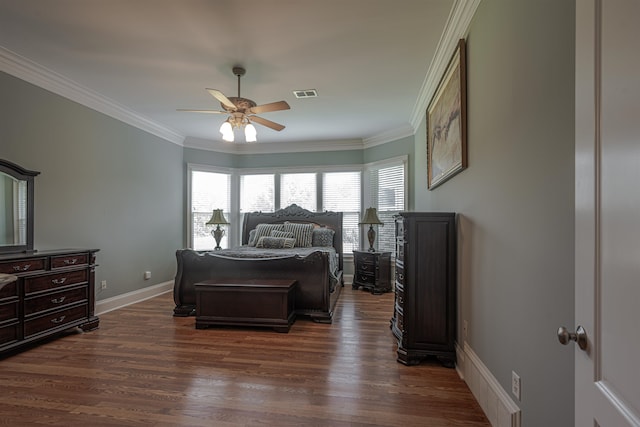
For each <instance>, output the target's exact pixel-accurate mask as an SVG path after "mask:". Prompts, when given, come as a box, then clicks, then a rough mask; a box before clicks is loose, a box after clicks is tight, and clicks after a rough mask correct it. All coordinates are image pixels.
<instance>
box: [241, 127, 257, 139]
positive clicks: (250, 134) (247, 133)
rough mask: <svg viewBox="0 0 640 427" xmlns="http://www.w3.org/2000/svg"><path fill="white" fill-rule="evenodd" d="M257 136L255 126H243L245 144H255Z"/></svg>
mask: <svg viewBox="0 0 640 427" xmlns="http://www.w3.org/2000/svg"><path fill="white" fill-rule="evenodd" d="M257 135H258V132H257V131H256V128H255V126H253V125H252V124H251V123H249V124H248V125H246V126H245V128H244V137H245V139H246V141H247V142H256V141H257V140H258V139H257V138H256V137H257Z"/></svg>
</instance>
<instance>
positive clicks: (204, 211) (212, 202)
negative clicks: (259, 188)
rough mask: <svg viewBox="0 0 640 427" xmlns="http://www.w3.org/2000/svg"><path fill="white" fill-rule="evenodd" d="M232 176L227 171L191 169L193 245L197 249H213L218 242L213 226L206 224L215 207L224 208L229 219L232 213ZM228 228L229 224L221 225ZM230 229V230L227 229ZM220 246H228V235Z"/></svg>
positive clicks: (191, 227)
mask: <svg viewBox="0 0 640 427" xmlns="http://www.w3.org/2000/svg"><path fill="white" fill-rule="evenodd" d="M230 178H231V175H230V174H227V173H218V172H210V171H202V170H192V171H191V180H190V186H191V192H190V195H191V221H190V229H191V236H190V238H191V242H190V243H191V247H192V248H193V249H196V250H206V249H213V248H214V247H215V246H216V242H215V240H214V239H213V236H211V231H212V230H213V226H211V225H206V223H207V221H209V219H210V218H211V214H212V213H213V210H214V209H222V211H223V212H224V214H225V217H226V218H227V220H228V219H229V214H230V210H231V209H230V207H231V203H230V197H229V196H230ZM220 227H221V228H225V229H226V228H227V226H220ZM226 231H228V230H226ZM220 246H222V247H223V248H226V247H228V246H229V244H228V236H227V233H225V236H224V237H223V238H222V241H221V242H220Z"/></svg>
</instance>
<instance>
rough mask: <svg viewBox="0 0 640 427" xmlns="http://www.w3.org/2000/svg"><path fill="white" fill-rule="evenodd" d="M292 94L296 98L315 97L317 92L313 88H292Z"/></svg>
mask: <svg viewBox="0 0 640 427" xmlns="http://www.w3.org/2000/svg"><path fill="white" fill-rule="evenodd" d="M293 94H294V95H295V96H296V98H316V97H317V96H318V92H317V91H316V90H315V89H305V90H294V91H293Z"/></svg>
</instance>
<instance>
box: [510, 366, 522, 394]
mask: <svg viewBox="0 0 640 427" xmlns="http://www.w3.org/2000/svg"><path fill="white" fill-rule="evenodd" d="M520 391H521V388H520V376H519V375H518V374H516V373H515V372H514V371H511V393H512V394H513V395H514V396H515V397H516V398H517V399H518V400H520Z"/></svg>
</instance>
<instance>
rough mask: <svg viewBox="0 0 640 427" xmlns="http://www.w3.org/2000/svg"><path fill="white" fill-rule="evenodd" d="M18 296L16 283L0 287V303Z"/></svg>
mask: <svg viewBox="0 0 640 427" xmlns="http://www.w3.org/2000/svg"><path fill="white" fill-rule="evenodd" d="M17 296H18V282H11V283H7V284H5V285H4V286H2V287H0V301H1V300H3V299H5V298H12V297H14V298H15V297H17Z"/></svg>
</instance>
